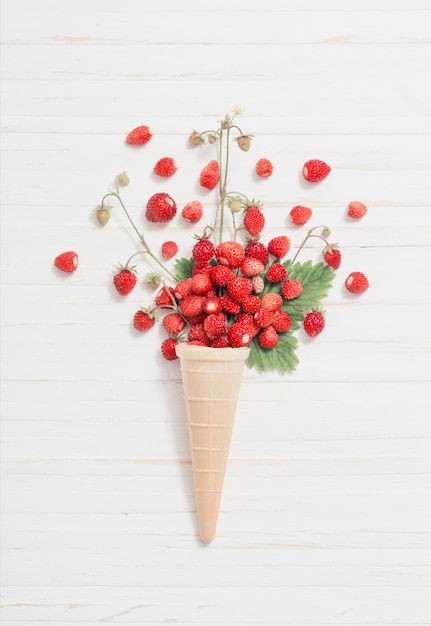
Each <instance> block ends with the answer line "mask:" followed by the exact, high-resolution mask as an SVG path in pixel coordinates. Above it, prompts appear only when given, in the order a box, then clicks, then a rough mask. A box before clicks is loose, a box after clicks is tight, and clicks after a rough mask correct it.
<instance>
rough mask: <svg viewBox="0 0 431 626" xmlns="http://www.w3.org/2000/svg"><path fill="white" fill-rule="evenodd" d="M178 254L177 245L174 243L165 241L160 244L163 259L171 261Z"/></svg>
mask: <svg viewBox="0 0 431 626" xmlns="http://www.w3.org/2000/svg"><path fill="white" fill-rule="evenodd" d="M177 252H178V245H177V244H176V243H175V241H165V242H163V243H162V257H163V258H164V259H172V257H173V256H175V255H176V253H177Z"/></svg>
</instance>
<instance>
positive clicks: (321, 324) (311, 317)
mask: <svg viewBox="0 0 431 626" xmlns="http://www.w3.org/2000/svg"><path fill="white" fill-rule="evenodd" d="M324 328H325V318H324V317H323V314H322V313H321V312H320V311H317V310H316V311H310V312H309V313H307V315H306V316H305V318H304V330H305V332H306V333H307V335H308V336H309V337H315V336H316V335H318V334H319V333H321V332H322V330H323V329H324Z"/></svg>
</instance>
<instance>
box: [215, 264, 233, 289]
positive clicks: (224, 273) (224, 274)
mask: <svg viewBox="0 0 431 626" xmlns="http://www.w3.org/2000/svg"><path fill="white" fill-rule="evenodd" d="M234 276H235V274H234V273H233V272H232V270H231V269H230V268H229V267H226V265H214V266H213V267H212V268H211V271H210V277H211V280H212V281H213V283H214V285H215V286H216V287H226V285H227V284H228V282H229V281H230V280H231V279H232V278H233V277H234Z"/></svg>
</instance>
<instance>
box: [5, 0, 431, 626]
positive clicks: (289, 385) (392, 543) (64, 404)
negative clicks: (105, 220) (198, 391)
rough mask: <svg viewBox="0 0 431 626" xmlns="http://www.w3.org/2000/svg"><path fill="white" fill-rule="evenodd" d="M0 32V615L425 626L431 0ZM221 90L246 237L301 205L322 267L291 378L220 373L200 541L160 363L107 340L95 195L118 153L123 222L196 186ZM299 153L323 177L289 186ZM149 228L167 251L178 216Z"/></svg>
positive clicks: (28, 9)
mask: <svg viewBox="0 0 431 626" xmlns="http://www.w3.org/2000/svg"><path fill="white" fill-rule="evenodd" d="M1 23H2V24H1V28H2V45H1V64H2V97H1V109H2V111H1V112H2V137H1V148H2V163H1V165H2V180H1V182H2V217H1V237H2V241H1V255H2V256H1V270H2V303H1V306H2V351H1V358H2V360H1V365H2V367H1V377H2V406H1V408H2V412H1V413H2V446H3V447H2V459H1V460H2V509H1V514H2V529H1V530H2V577H1V578H2V581H1V582H2V586H3V598H2V608H1V624H2V626H15V625H19V626H31V625H32V626H33V625H36V624H37V625H38V626H43V625H52V624H53V625H55V626H60V625H62V624H67V625H76V626H78V625H79V626H90V625H94V624H99V623H102V624H103V623H112V624H116V625H117V626H126V625H129V624H140V625H142V624H146V625H147V624H161V623H176V624H182V625H183V626H185V625H189V624H190V625H191V624H194V625H195V624H198V625H200V626H201V625H203V624H211V625H216V624H219V625H222V624H223V625H232V626H237V625H252V624H253V625H261V626H271V625H275V624H312V625H314V626H319V625H320V624H340V625H342V624H357V625H368V626H377V625H379V626H385V625H388V624H403V625H413V624H430V623H431V597H430V595H431V592H430V589H431V586H430V578H431V445H430V443H431V426H430V415H431V400H430V370H431V368H430V343H431V342H430V334H431V333H430V313H431V307H430V303H431V294H430V287H429V285H430V280H429V263H430V260H431V257H430V242H431V206H430V204H431V183H430V181H431V142H430V133H431V114H430V109H431V105H430V96H429V91H428V90H429V85H430V78H431V7H430V3H429V2H428V0H408V1H401V0H392V1H391V2H386V1H381V0H380V1H379V0H373V1H371V0H363V1H362V2H361V3H353V2H344V1H342V0H327V1H326V2H324V3H323V2H321V1H318V0H302V1H299V0H292V1H287V0H286V2H281V0H266V1H265V2H261V3H258V2H250V0H218V1H217V2H206V1H201V0H183V1H182V2H178V1H177V0H165V1H164V2H156V1H148V0H123V1H121V2H120V1H118V0H85V1H84V0H74V2H67V1H64V0H63V1H62V0H38V2H32V1H31V0H2V2H1ZM233 106H240V107H242V108H243V109H244V110H245V114H244V116H243V117H242V118H241V120H240V122H241V125H242V126H243V127H244V130H245V131H247V132H250V133H253V134H255V136H256V137H255V140H254V144H253V148H252V150H251V151H250V152H249V153H247V154H245V153H240V152H239V151H237V152H236V156H235V158H234V167H235V168H236V169H235V187H236V188H240V189H241V191H243V192H244V193H247V194H248V195H250V196H251V197H253V196H254V197H259V198H260V199H261V200H262V201H264V203H265V205H266V207H267V216H268V224H269V230H268V235H269V234H271V233H273V232H279V231H280V230H282V229H285V228H286V225H287V213H288V210H290V208H291V207H292V206H293V205H294V204H298V203H300V204H312V206H313V207H314V208H315V216H316V220H318V221H319V222H324V223H327V224H328V225H330V226H331V228H332V231H333V238H334V239H335V240H336V241H338V242H339V243H340V246H341V248H342V251H343V262H342V266H341V268H340V270H339V272H338V274H337V278H336V281H335V285H334V288H333V290H332V292H331V295H330V297H329V298H328V300H327V302H325V308H326V310H327V327H326V329H325V332H324V333H323V334H322V335H320V336H319V337H318V338H316V339H315V340H314V341H306V340H305V339H304V337H300V341H301V349H300V354H299V356H300V366H299V367H298V369H297V371H296V372H295V373H294V374H293V375H291V376H286V377H281V376H277V375H274V374H265V375H262V376H259V375H257V374H255V373H253V372H250V371H246V373H245V376H244V382H243V385H242V388H241V395H240V402H239V407H238V415H237V421H236V425H235V431H234V437H233V443H232V449H231V458H230V461H229V467H228V475H227V477H226V482H225V490H224V494H223V500H222V506H221V512H220V518H219V525H218V534H217V537H216V539H215V541H214V542H213V543H212V544H210V545H209V546H206V545H203V544H201V543H200V541H199V540H198V537H197V527H196V514H195V506H194V497H193V489H192V478H191V468H190V463H189V455H188V442H187V436H186V429H185V421H184V409H183V405H182V388H181V384H180V376H179V369H178V364H177V363H167V362H162V359H161V358H160V357H159V353H158V343H159V341H160V337H161V336H162V335H161V333H159V332H158V330H156V331H154V332H153V333H152V334H151V336H149V335H147V336H141V335H139V336H137V335H136V333H135V332H134V331H133V329H131V327H130V321H131V317H132V316H133V313H134V312H135V310H136V308H137V305H138V304H145V303H146V302H148V301H149V298H150V294H149V292H147V291H145V289H144V288H143V287H140V288H139V289H138V290H137V292H136V294H135V292H134V293H133V295H131V296H130V297H129V298H126V299H119V298H116V297H115V294H114V292H113V290H112V288H111V287H110V281H111V274H112V270H113V266H114V265H115V264H116V263H117V262H118V261H125V260H126V259H127V257H128V255H129V253H130V252H131V250H132V251H133V249H134V244H133V242H132V240H131V238H130V236H129V235H128V234H127V233H128V231H124V230H123V226H124V221H123V219H122V216H121V214H120V213H119V212H116V213H115V215H114V217H113V219H112V222H111V224H110V225H109V227H108V229H105V230H101V229H98V228H97V227H96V225H95V222H94V215H93V214H92V209H93V208H94V206H95V205H96V204H97V203H98V202H99V201H100V199H101V196H102V195H103V193H104V192H105V191H106V190H107V189H108V188H109V186H110V184H111V182H112V180H113V178H114V176H115V175H116V174H117V173H119V172H120V171H122V170H127V171H128V172H129V174H130V176H131V177H132V182H133V181H136V184H135V185H133V184H132V185H131V186H130V188H128V189H127V190H126V191H125V197H126V199H127V202H128V205H129V209H130V210H131V211H132V212H134V214H135V215H137V216H139V215H140V213H141V211H142V207H143V206H144V204H145V202H146V199H147V198H148V197H149V196H150V195H151V193H153V192H155V191H157V190H158V191H161V190H167V191H168V192H171V193H172V195H174V197H176V199H177V202H178V204H179V205H181V204H183V203H185V202H186V201H188V200H190V199H193V197H195V196H196V194H198V191H197V189H196V183H195V181H196V173H197V172H199V171H200V165H201V163H204V162H206V161H207V160H208V159H207V154H208V153H205V152H202V153H196V152H193V151H190V150H187V149H186V140H187V137H188V135H189V132H190V131H191V130H192V129H193V128H198V129H202V130H203V129H205V128H208V127H211V126H212V125H213V124H214V123H215V122H216V121H217V120H219V119H220V118H221V117H223V116H224V115H225V113H227V112H230V110H231V108H232V107H233ZM140 124H147V125H149V126H150V127H151V129H152V130H153V132H154V138H153V140H152V141H151V142H150V143H149V144H148V145H147V146H146V147H145V150H142V151H140V152H137V151H134V150H131V149H130V148H129V149H128V148H127V147H126V146H125V145H124V137H125V135H126V133H127V132H128V131H129V130H131V129H132V128H133V127H135V126H137V125H140ZM198 154H200V156H198ZM161 156H173V157H175V158H176V159H177V160H178V163H179V165H180V169H179V171H178V173H177V174H176V175H175V177H174V178H173V179H172V180H170V181H169V183H168V182H160V181H155V180H154V178H153V177H151V175H150V168H151V167H152V165H153V164H154V162H155V161H156V159H157V158H160V157H161ZM260 157H267V158H270V159H271V160H272V162H273V163H274V166H275V170H274V175H273V176H272V177H271V179H267V180H265V181H257V180H256V179H255V178H254V177H253V176H252V175H251V171H252V168H253V165H254V163H255V162H256V161H257V159H258V158H260ZM311 157H318V158H323V160H326V161H327V162H328V163H329V164H330V165H331V166H332V172H331V175H330V176H329V177H328V178H327V179H326V181H325V182H324V184H321V185H318V186H316V187H313V188H312V189H311V190H310V188H309V187H306V186H305V185H304V184H301V181H300V176H299V171H300V168H301V166H302V163H303V162H304V161H305V160H306V159H308V158H311ZM181 167H182V169H181ZM202 197H204V198H205V202H206V203H207V205H208V206H210V204H211V194H206V195H204V194H203V195H202ZM354 199H359V200H362V201H363V202H365V203H366V204H367V205H368V207H369V212H368V214H367V216H366V217H365V218H364V219H363V220H361V221H358V222H356V223H352V222H351V221H348V220H347V219H346V217H345V207H346V204H347V203H348V202H349V201H350V200H354ZM138 219H140V218H139V217H138ZM166 232H169V233H170V234H172V235H173V236H174V237H178V238H179V239H180V242H181V244H182V251H189V249H190V242H191V239H190V235H191V234H192V232H193V228H189V229H184V228H183V229H181V230H180V220H178V219H177V220H175V221H174V223H173V225H171V226H170V227H169V231H167V230H165V231H164V232H163V233H162V235H161V236H162V238H165V234H166ZM152 234H153V235H154V237H155V238H157V237H158V236H159V235H157V233H156V232H155V231H154V233H152ZM291 236H292V239H293V245H294V246H295V245H298V244H299V235H298V234H297V233H296V232H292V233H291ZM296 238H298V239H296ZM155 241H157V239H155ZM66 249H76V250H77V251H78V252H79V255H80V267H79V269H78V271H77V272H76V273H75V274H73V275H71V276H63V275H59V273H58V272H56V271H55V269H54V268H53V259H54V257H55V256H56V255H57V254H58V253H59V252H62V251H63V250H66ZM308 253H309V254H311V255H313V254H314V250H313V248H311V249H309V250H308ZM352 270H360V271H364V272H365V273H366V274H367V275H368V277H369V279H370V289H369V290H368V291H367V292H366V293H364V294H362V295H361V296H360V297H356V298H348V297H347V295H346V293H345V292H344V290H343V286H342V283H343V280H344V278H345V277H346V276H347V275H348V273H349V272H350V271H352Z"/></svg>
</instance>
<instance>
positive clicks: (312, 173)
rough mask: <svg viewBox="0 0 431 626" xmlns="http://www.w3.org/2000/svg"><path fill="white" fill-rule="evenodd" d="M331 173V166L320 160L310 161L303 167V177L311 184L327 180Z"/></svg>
mask: <svg viewBox="0 0 431 626" xmlns="http://www.w3.org/2000/svg"><path fill="white" fill-rule="evenodd" d="M330 171H331V168H330V167H329V165H327V164H326V163H325V162H324V161H319V159H310V161H307V162H306V163H304V165H303V167H302V175H303V176H304V178H305V180H308V182H310V183H317V182H319V181H320V180H323V179H324V178H326V177H327V176H328V174H329V172H330Z"/></svg>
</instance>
